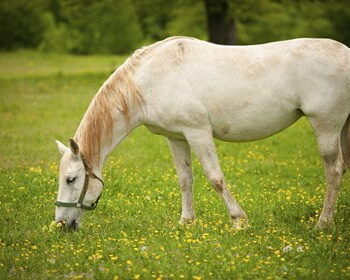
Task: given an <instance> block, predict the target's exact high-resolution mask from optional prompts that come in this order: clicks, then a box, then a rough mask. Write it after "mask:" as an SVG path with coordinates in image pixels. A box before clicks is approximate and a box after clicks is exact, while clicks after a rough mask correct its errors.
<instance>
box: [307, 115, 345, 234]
mask: <svg viewBox="0 0 350 280" xmlns="http://www.w3.org/2000/svg"><path fill="white" fill-rule="evenodd" d="M310 121H311V124H312V126H313V127H314V130H315V132H316V135H317V141H318V145H319V150H320V153H321V156H322V158H323V161H324V166H325V173H326V180H327V191H326V196H325V199H324V203H323V209H322V212H321V215H320V218H319V220H318V223H317V225H316V228H319V229H323V228H327V227H331V226H332V225H333V216H334V211H335V207H336V200H337V195H338V192H339V190H340V183H341V179H342V176H343V173H344V171H345V164H344V161H343V157H342V152H341V147H340V131H341V127H340V128H339V129H336V128H334V127H333V129H332V128H323V129H322V127H323V125H320V124H319V123H317V122H316V121H313V120H310Z"/></svg>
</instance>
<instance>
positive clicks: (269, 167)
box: [0, 52, 350, 280]
mask: <svg viewBox="0 0 350 280" xmlns="http://www.w3.org/2000/svg"><path fill="white" fill-rule="evenodd" d="M123 59H124V58H121V57H117V56H85V57H82V56H71V55H55V54H38V53H33V52H16V53H1V54H0V83H1V87H0V119H1V122H0V142H1V145H0V193H1V196H0V211H1V212H0V224H1V227H0V279H157V278H158V279H197V280H199V279H317V280H323V279H324V280H329V279H349V278H350V266H349V254H350V250H349V242H350V235H349V226H350V221H349V218H348V217H349V215H350V203H349V201H350V189H349V188H348V187H347V186H348V185H349V183H350V180H349V176H348V175H347V176H345V178H344V180H343V186H344V188H343V189H342V191H341V193H340V195H339V200H338V203H337V204H338V205H337V213H336V215H335V222H336V229H334V230H330V231H327V232H315V231H313V226H314V225H315V223H316V220H317V218H318V216H319V213H320V210H321V207H322V202H323V195H324V189H325V179H324V173H323V166H322V163H321V161H320V158H319V155H318V151H317V147H316V143H315V142H316V141H315V138H314V135H313V133H312V130H311V128H310V126H309V125H308V123H307V121H306V120H305V119H304V120H300V121H299V122H297V123H296V124H295V125H293V126H292V127H291V128H289V129H287V130H286V131H284V132H282V133H279V134H278V135H275V136H273V137H270V138H267V139H264V140H261V141H257V142H252V143H237V144H233V143H230V144H229V143H224V142H217V149H218V153H219V156H220V161H221V164H222V168H223V171H224V173H225V175H226V179H227V180H226V181H227V182H228V183H229V188H230V189H231V191H232V192H233V193H234V195H235V197H236V199H237V200H238V202H239V203H240V204H241V205H242V207H243V208H244V210H245V211H246V213H247V214H248V215H249V219H250V224H251V228H249V229H247V230H244V231H235V230H233V229H232V228H231V226H230V223H229V217H228V215H227V214H226V211H225V207H224V206H223V203H222V202H221V201H220V199H219V197H218V196H217V194H216V193H215V191H214V190H213V189H212V188H211V187H210V185H209V184H208V182H207V180H206V178H205V177H204V175H203V172H202V169H201V167H200V165H199V163H198V161H196V160H195V161H194V174H195V206H196V211H197V218H198V219H197V222H196V223H195V224H193V225H191V226H179V225H178V224H177V222H178V219H179V217H180V212H181V211H180V201H181V195H180V189H179V187H178V183H177V177H176V174H175V170H174V166H173V164H172V159H171V155H170V152H169V149H168V147H167V144H166V141H165V139H164V138H163V137H157V136H155V135H152V134H150V133H149V132H148V131H147V130H146V129H145V128H138V129H136V130H135V131H134V132H133V133H132V134H131V135H130V136H129V137H128V138H127V139H126V140H125V141H124V142H123V143H122V144H121V145H120V146H118V148H117V149H116V150H115V151H114V152H113V153H112V155H111V157H110V158H109V160H108V162H107V163H106V166H105V169H104V172H103V176H104V179H105V182H106V187H105V190H104V193H103V196H102V199H101V201H100V203H99V206H98V208H97V209H96V210H95V211H93V212H91V213H87V214H86V215H85V217H84V223H83V225H82V228H81V230H80V231H78V232H75V233H70V232H61V231H56V230H51V228H49V225H50V222H51V221H52V220H53V218H54V205H53V202H54V201H55V198H56V195H57V192H56V191H57V174H58V163H59V158H60V155H59V152H58V151H57V147H56V144H55V143H54V140H55V139H59V140H61V141H63V142H65V143H67V141H68V137H69V136H72V135H73V134H74V131H75V129H76V128H77V127H78V124H79V121H80V120H81V118H82V117H83V114H84V112H85V111H86V109H87V106H88V104H89V102H90V100H91V98H92V97H93V96H94V94H95V93H96V91H97V89H98V88H99V87H100V85H101V84H102V83H103V81H104V80H105V79H106V78H107V77H108V75H109V73H110V72H111V70H113V69H114V68H115V67H116V65H117V64H119V63H121V62H122V61H123ZM288 246H289V247H288Z"/></svg>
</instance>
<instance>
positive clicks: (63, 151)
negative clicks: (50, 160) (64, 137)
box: [55, 140, 68, 155]
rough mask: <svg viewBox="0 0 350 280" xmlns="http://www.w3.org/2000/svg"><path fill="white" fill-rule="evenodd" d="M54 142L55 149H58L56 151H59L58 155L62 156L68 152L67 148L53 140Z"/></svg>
mask: <svg viewBox="0 0 350 280" xmlns="http://www.w3.org/2000/svg"><path fill="white" fill-rule="evenodd" d="M55 141H56V144H57V147H58V150H59V151H60V153H61V154H62V155H63V154H64V153H65V152H67V151H68V148H67V147H66V146H65V145H64V144H62V143H61V142H60V141H58V140H55Z"/></svg>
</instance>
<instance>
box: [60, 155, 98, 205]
mask: <svg viewBox="0 0 350 280" xmlns="http://www.w3.org/2000/svg"><path fill="white" fill-rule="evenodd" d="M80 158H81V160H82V161H83V164H84V168H85V178H84V186H83V189H82V191H81V194H80V197H79V199H78V202H61V201H58V200H57V201H56V202H55V205H56V206H62V207H75V208H80V209H84V210H94V209H95V208H96V207H97V204H98V201H99V200H100V197H101V195H102V192H101V193H100V195H99V196H98V198H97V199H96V201H95V202H94V203H92V204H91V205H90V206H87V205H84V203H83V202H84V198H85V194H86V192H87V188H88V185H89V178H90V177H92V178H94V179H97V180H99V181H100V182H101V184H102V186H104V182H103V180H102V179H101V178H100V177H98V176H97V175H96V174H95V173H93V172H92V168H91V167H90V166H89V165H88V164H87V161H86V159H85V157H84V155H83V154H81V153H80Z"/></svg>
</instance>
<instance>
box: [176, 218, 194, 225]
mask: <svg viewBox="0 0 350 280" xmlns="http://www.w3.org/2000/svg"><path fill="white" fill-rule="evenodd" d="M194 221H195V218H194V217H193V218H184V217H181V219H180V221H179V225H190V224H193V223H194Z"/></svg>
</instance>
